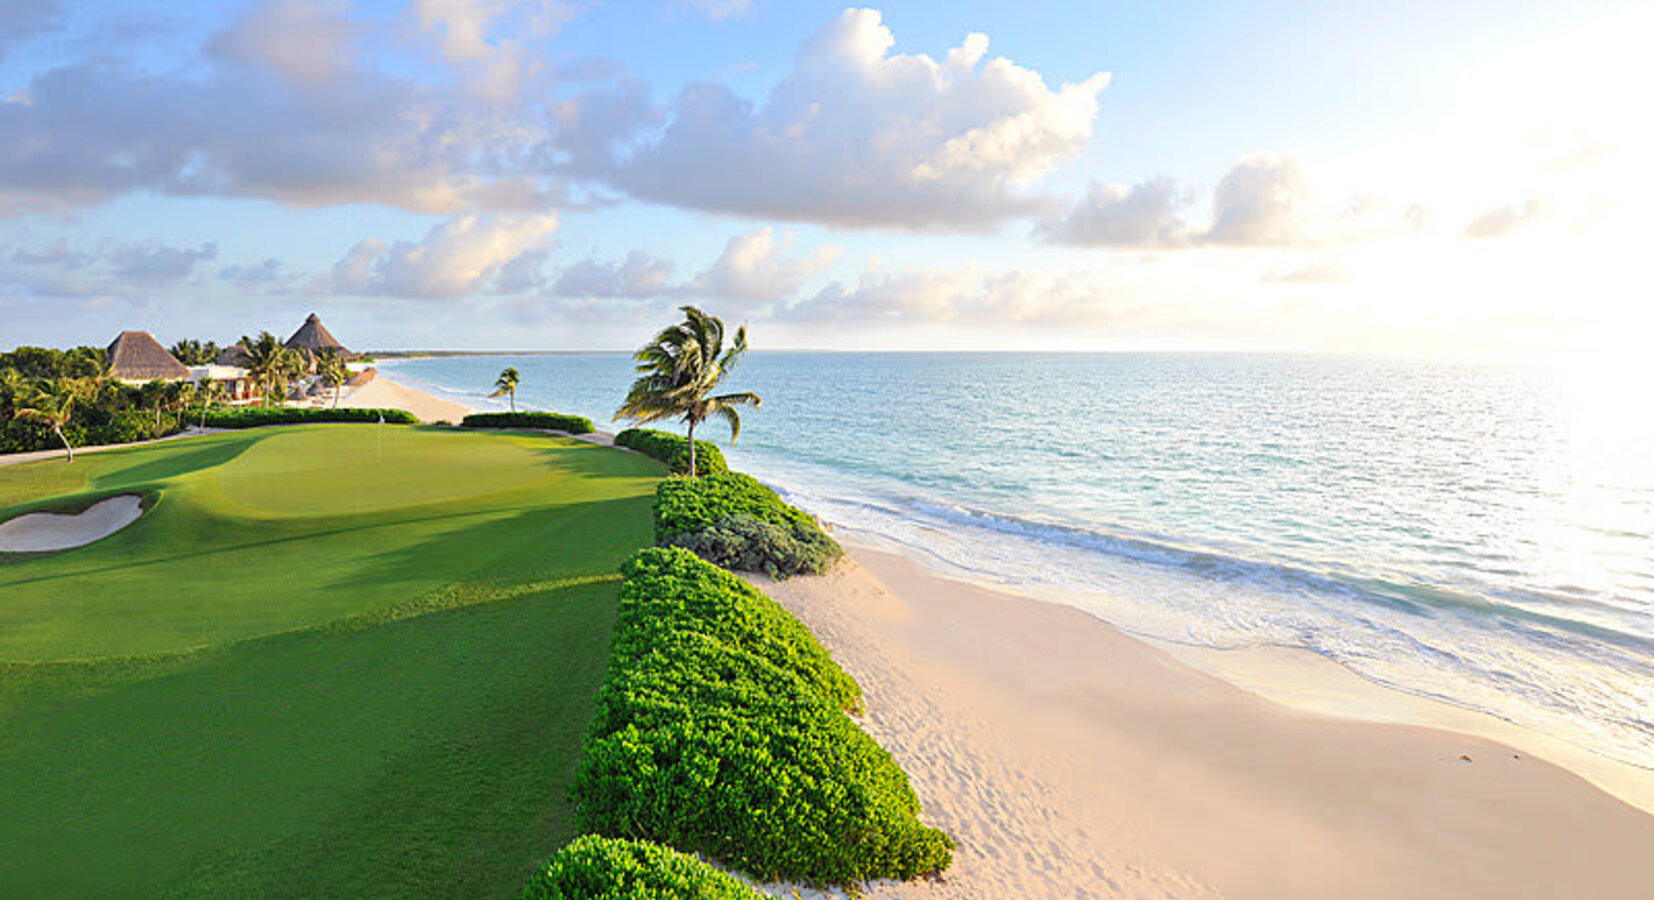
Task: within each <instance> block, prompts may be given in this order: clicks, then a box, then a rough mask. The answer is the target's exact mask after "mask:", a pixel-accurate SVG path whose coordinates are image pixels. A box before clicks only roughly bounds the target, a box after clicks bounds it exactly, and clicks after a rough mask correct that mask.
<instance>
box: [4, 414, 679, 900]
mask: <svg viewBox="0 0 1654 900" xmlns="http://www.w3.org/2000/svg"><path fill="white" fill-rule="evenodd" d="M661 474H663V469H662V467H661V466H659V465H658V464H656V463H654V462H652V461H650V460H647V459H644V458H642V457H639V456H635V455H632V454H624V453H616V452H613V451H610V450H607V449H605V448H601V447H596V446H593V445H590V444H583V443H580V442H577V441H573V440H566V439H560V438H553V437H547V436H543V435H516V434H488V433H483V434H479V433H474V432H461V431H457V430H451V429H425V428H411V427H390V426H387V427H385V428H384V429H383V431H382V433H381V432H380V431H379V429H378V427H377V426H371V425H362V426H357V425H325V426H303V427H296V428H283V429H265V430H259V431H253V432H240V433H235V434H224V435H215V436H211V437H203V438H197V439H191V440H188V441H180V442H174V443H170V444H161V445H155V446H150V447H144V448H134V449H131V450H119V451H111V452H107V453H103V454H96V455H89V456H87V457H84V458H83V459H80V460H77V461H76V462H75V463H74V464H73V465H65V464H64V463H62V462H60V461H58V462H44V463H33V464H27V465H21V466H13V467H6V468H0V518H8V517H10V516H11V515H13V514H15V513H16V512H18V511H20V510H22V509H25V508H30V507H34V506H39V505H56V504H62V503H63V502H65V498H73V497H77V496H79V497H90V496H96V495H102V494H106V493H119V492H134V491H138V492H143V493H145V494H146V495H149V494H151V493H153V494H154V495H155V496H156V497H157V502H155V503H154V505H153V506H152V508H151V509H150V510H149V511H148V512H147V513H146V514H145V516H144V517H143V518H141V519H140V520H139V521H138V522H137V523H135V524H134V525H132V526H131V527H129V528H127V529H126V530H124V531H122V532H120V533H117V534H116V535H114V536H111V537H109V538H106V539H105V540H103V541H100V542H98V543H95V544H92V545H90V546H87V547H84V548H80V549H77V550H72V551H66V552H63V553H60V554H54V555H46V556H36V557H12V558H10V559H7V560H5V561H4V562H0V667H3V668H0V798H5V801H4V805H5V807H6V810H5V815H0V884H6V885H8V886H10V887H11V888H13V889H15V890H17V891H19V892H20V893H19V896H75V897H134V898H148V897H154V898H162V897H165V898H184V897H277V896H293V897H319V896H340V897H342V896H350V897H410V896H433V897H438V896H440V897H446V896H512V895H515V894H516V893H517V892H518V891H520V890H521V886H522V884H523V879H524V878H525V877H526V876H527V875H528V874H529V873H530V872H531V871H533V870H534V867H535V865H536V864H537V863H538V862H540V861H541V860H543V859H544V858H545V857H546V856H547V855H549V854H550V853H551V852H553V851H554V850H555V849H556V848H557V847H559V846H561V845H562V844H563V843H564V842H566V841H567V840H568V839H569V838H570V837H572V836H573V834H574V829H573V823H572V810H571V809H570V807H569V803H568V785H569V782H570V781H571V779H572V777H573V774H574V770H575V766H576V763H577V760H578V757H579V753H580V737H581V735H582V734H583V733H584V730H585V728H586V725H587V723H588V722H589V720H590V718H591V715H592V702H593V697H594V696H595V693H596V690H597V687H598V685H599V683H600V682H601V681H602V678H603V675H604V671H605V668H606V665H607V661H608V651H609V639H610V633H611V630H612V627H613V621H614V616H615V608H616V593H617V590H618V576H617V575H616V574H615V573H616V568H617V566H618V565H619V563H620V562H621V561H622V560H623V559H624V558H626V557H627V556H629V555H630V554H631V553H632V552H633V551H634V550H636V549H637V548H639V547H643V546H646V545H648V544H649V543H651V537H652V533H651V523H650V512H649V504H650V499H651V497H652V495H653V490H654V486H655V483H656V481H657V480H658V478H659V476H660V475H661Z"/></svg>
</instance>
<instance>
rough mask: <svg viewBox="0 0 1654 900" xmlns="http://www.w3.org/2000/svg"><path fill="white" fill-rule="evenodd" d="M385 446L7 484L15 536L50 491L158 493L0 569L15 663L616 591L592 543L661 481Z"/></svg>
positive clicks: (271, 450)
mask: <svg viewBox="0 0 1654 900" xmlns="http://www.w3.org/2000/svg"><path fill="white" fill-rule="evenodd" d="M378 431H379V427H378V426H374V425H322V426H309V427H304V428H291V429H263V430H260V431H256V432H244V433H240V434H230V435H215V436H213V437H209V438H200V439H195V440H190V441H179V442H175V443H173V444H165V445H158V446H153V447H146V448H142V449H136V450H131V451H122V452H116V453H101V454H88V455H86V456H83V457H82V458H81V459H80V460H77V461H76V462H75V463H74V464H73V465H66V464H64V463H62V462H56V461H52V462H43V463H33V464H29V465H24V466H15V467H7V468H0V504H7V503H8V501H9V502H10V504H11V506H12V508H11V509H6V508H4V507H3V506H0V517H10V516H11V515H13V514H15V513H17V512H20V511H21V509H22V507H20V506H18V505H17V504H18V503H19V502H20V501H27V500H31V499H34V500H39V499H45V498H47V497H50V496H51V492H52V491H53V490H64V489H66V490H65V492H66V493H68V492H75V493H80V494H83V495H91V494H94V493H96V494H102V493H115V492H118V491H132V490H143V491H152V492H156V493H158V501H157V502H156V503H155V504H154V507H153V508H152V509H151V510H150V511H149V512H148V513H146V514H145V515H144V517H143V518H141V519H139V520H138V521H137V522H136V523H134V524H133V525H131V526H129V527H128V528H126V529H124V530H122V531H121V532H119V533H117V534H115V535H112V536H111V537H109V538H106V539H104V540H102V541H99V542H98V543H96V544H92V545H90V546H87V547H83V548H80V549H77V550H71V551H64V552H61V553H57V554H51V555H46V556H40V557H33V558H22V559H15V560H13V561H11V562H9V563H6V564H3V565H0V661H13V662H44V661H53V660H75V659H81V660H84V659H95V658H100V657H107V656H143V655H152V654H156V653H166V652H175V651H184V650H193V649H200V648H202V647H207V646H212V645H215V644H219V643H223V642H226V641H232V640H241V639H246V638H250V637H257V636H259V635H263V634H270V633H273V632H279V631H288V630H292V629H295V628H302V627H305V626H309V625H316V624H320V623H324V622H329V621H333V620H336V619H339V618H342V617H346V616H352V615H361V614H366V613H371V612H373V611H375V610H383V609H385V608H388V607H392V606H397V605H402V604H407V603H410V602H419V601H420V600H421V599H422V598H425V599H428V598H430V597H431V596H433V595H435V594H438V593H440V592H442V591H444V590H446V589H448V588H449V587H450V586H451V585H453V584H454V583H455V582H458V581H464V580H482V581H494V580H495V579H502V578H503V579H505V580H506V581H510V582H513V583H515V584H516V585H517V587H518V588H519V589H521V588H522V587H523V586H525V585H541V586H544V585H545V584H549V583H552V582H555V581H557V580H559V579H568V578H571V577H579V576H592V575H612V573H613V571H614V562H615V559H613V558H612V557H613V554H612V553H596V554H593V553H591V552H589V548H590V547H591V544H592V541H591V540H590V539H589V538H588V537H587V536H586V534H585V532H588V531H590V532H592V533H594V534H607V533H609V532H610V531H612V529H607V528H605V527H604V526H603V524H602V523H603V521H604V520H605V519H607V518H609V517H611V516H612V515H613V514H614V512H613V510H612V509H611V508H610V507H611V506H612V505H614V504H617V503H619V504H625V503H632V504H634V505H635V504H636V503H642V504H643V505H644V506H645V507H646V506H647V502H648V501H647V497H648V496H649V494H650V493H651V492H652V490H653V486H654V483H655V480H656V478H657V477H658V474H659V467H658V466H656V465H654V464H653V463H652V462H650V461H648V460H645V459H642V458H640V457H638V456H636V455H633V454H623V453H616V452H613V451H609V450H606V449H604V448H601V447H595V446H592V445H590V444H585V443H581V442H578V441H573V440H569V439H559V438H548V437H545V436H543V435H516V434H497V433H475V432H465V431H454V430H450V429H416V428H407V427H385V428H384V429H383V434H382V436H381V435H380V434H378ZM43 468H44V469H46V470H47V471H39V470H41V469H43ZM53 469H55V470H59V471H52V470H53ZM68 469H74V470H75V471H74V472H68V471H62V470H68ZM31 495H32V496H31ZM645 537H646V536H645V535H643V534H641V533H639V534H636V535H635V540H636V541H637V542H643V540H644V538H645ZM560 542H561V543H562V544H563V545H564V546H562V547H559V546H558V544H559V543H560ZM580 548H587V551H586V552H581V550H580ZM571 550H572V551H573V552H570V551H571ZM506 560H509V562H506Z"/></svg>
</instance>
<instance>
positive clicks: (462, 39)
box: [406, 0, 574, 102]
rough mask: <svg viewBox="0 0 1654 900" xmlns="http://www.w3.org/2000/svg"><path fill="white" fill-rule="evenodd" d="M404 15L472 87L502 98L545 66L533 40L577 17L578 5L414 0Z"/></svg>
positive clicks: (550, 0)
mask: <svg viewBox="0 0 1654 900" xmlns="http://www.w3.org/2000/svg"><path fill="white" fill-rule="evenodd" d="M406 14H407V16H408V17H409V18H410V20H411V22H412V29H413V30H414V31H415V32H416V33H417V34H419V35H422V36H424V37H426V38H428V39H429V40H430V41H431V42H432V43H433V44H434V46H435V48H436V50H437V53H438V55H439V56H440V58H441V59H443V60H444V61H446V62H449V63H453V64H456V65H458V66H460V67H462V69H463V70H464V71H465V72H466V73H467V75H468V76H469V78H468V83H469V86H470V87H471V88H473V89H474V90H475V91H476V92H477V93H478V94H479V95H480V96H482V97H485V98H487V99H489V100H493V101H496V102H503V101H506V100H510V99H512V98H514V97H515V96H516V95H517V93H518V92H519V91H520V90H522V88H523V87H524V85H525V83H526V82H527V81H528V80H529V79H530V78H531V77H532V76H533V75H534V74H536V73H537V72H538V71H540V70H541V68H542V64H541V63H539V62H537V61H536V60H535V58H534V56H533V55H532V54H530V53H528V52H527V51H528V49H529V48H530V47H531V46H532V44H533V42H534V41H536V40H540V39H543V38H545V37H547V36H549V35H551V34H553V33H555V32H556V31H557V30H558V29H559V28H561V27H562V26H563V24H564V23H565V22H567V21H568V20H569V19H571V18H573V17H574V7H573V5H572V4H569V3H565V2H562V0H413V2H412V3H411V4H409V5H408V8H407V13H406Z"/></svg>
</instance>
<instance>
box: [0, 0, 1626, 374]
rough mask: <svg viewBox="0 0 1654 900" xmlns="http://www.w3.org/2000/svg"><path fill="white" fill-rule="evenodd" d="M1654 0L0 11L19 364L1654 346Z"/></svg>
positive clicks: (11, 329)
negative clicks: (53, 349) (291, 340)
mask: <svg viewBox="0 0 1654 900" xmlns="http://www.w3.org/2000/svg"><path fill="white" fill-rule="evenodd" d="M1651 33H1654V12H1651V7H1649V5H1648V4H1641V3H1614V2H1588V0H1587V2H1578V3H1571V4H1558V3H1555V2H1528V0H1489V2H1482V0H1434V2H1414V0H1390V2H1385V3H1368V2H1356V3H1338V4H1329V3H1323V2H1273V0H1264V2H1257V3H1247V4H1235V3H1222V2H1195V3H1164V4H1144V3H1113V2H1083V3H1081V2H1076V3H1038V4H1034V3H1005V2H999V3H988V2H981V0H950V2H888V3H885V4H883V5H881V6H879V7H876V8H855V7H852V8H846V7H843V6H840V5H837V4H823V3H815V2H796V0H795V2H780V0H654V2H624V3H623V2H602V0H406V2H404V0H262V2H208V0H165V2H159V0H157V2H148V0H100V2H98V3H96V4H93V3H86V2H76V0H0V348H10V347H13V346H17V345H24V344H37V345H53V346H70V345H77V344H94V345H102V344H106V343H107V342H108V341H109V340H111V339H112V338H113V337H114V335H115V334H116V333H118V332H119V331H121V330H124V329H142V330H148V331H151V332H153V333H155V335H156V336H157V337H159V338H161V340H162V341H163V342H166V343H171V342H173V341H175V340H179V339H183V338H196V339H211V340H216V341H218V342H219V343H228V342H230V341H233V340H235V339H236V338H237V337H239V336H241V335H243V334H254V333H257V332H258V331H259V330H263V329H268V330H271V331H274V332H277V333H278V334H282V335H285V334H286V333H289V332H291V331H292V330H294V329H296V328H297V327H298V325H299V323H300V322H301V321H302V320H303V318H304V316H305V315H306V314H308V313H309V312H312V311H315V312H317V313H319V314H321V316H322V318H323V320H324V321H325V322H326V323H327V324H328V326H329V328H330V329H331V330H332V331H333V332H334V333H335V334H336V335H337V336H338V337H339V338H340V339H341V340H342V341H344V342H345V343H346V344H347V345H349V346H351V347H352V348H356V349H498V350H539V349H544V350H578V349H627V348H631V347H635V346H637V345H638V344H639V343H641V342H642V341H644V340H646V339H647V338H648V337H649V336H650V335H651V334H652V333H653V332H654V331H656V330H658V328H659V327H660V326H661V325H664V324H666V323H667V322H669V321H671V320H672V319H673V318H674V316H675V315H676V313H675V308H676V307H678V306H681V305H684V304H694V305H696V306H700V307H702V308H703V309H706V310H707V311H709V312H711V313H713V314H715V315H719V316H721V317H723V318H724V319H725V320H726V321H729V322H745V323H747V324H748V325H749V328H750V331H751V335H752V341H753V344H754V346H755V347H758V348H827V349H1007V350H1029V349H1046V350H1079V351H1103V350H1260V351H1265V350H1267V351H1277V350H1286V351H1318V352H1320V351H1324V352H1345V351H1372V352H1408V353H1452V354H1459V353H1493V354H1505V353H1510V354H1527V353H1534V352H1565V353H1586V354H1593V355H1595V354H1620V353H1627V354H1635V353H1640V352H1641V351H1642V349H1643V345H1644V344H1645V343H1646V336H1647V335H1648V334H1649V333H1654V331H1651V329H1654V290H1651V289H1650V281H1651V279H1650V278H1649V276H1648V275H1647V274H1646V271H1647V266H1646V265H1645V264H1644V263H1643V262H1642V257H1643V255H1644V254H1645V253H1646V250H1645V248H1644V245H1645V244H1646V237H1647V236H1648V234H1649V231H1650V229H1649V228H1648V226H1647V225H1646V224H1645V222H1646V220H1647V216H1648V211H1649V210H1650V209H1651V208H1654V176H1651V175H1650V172H1649V167H1648V163H1647V161H1648V160H1649V159H1651V158H1654V153H1651V152H1650V151H1651V150H1654V124H1651V123H1654V117H1651V116H1649V115H1648V113H1647V110H1646V107H1647V97H1646V93H1647V86H1648V85H1649V84H1654V62H1651V60H1650V57H1651V55H1650V54H1649V53H1647V51H1646V49H1645V48H1644V47H1643V46H1642V44H1643V42H1644V41H1645V39H1646V36H1647V35H1648V34H1651Z"/></svg>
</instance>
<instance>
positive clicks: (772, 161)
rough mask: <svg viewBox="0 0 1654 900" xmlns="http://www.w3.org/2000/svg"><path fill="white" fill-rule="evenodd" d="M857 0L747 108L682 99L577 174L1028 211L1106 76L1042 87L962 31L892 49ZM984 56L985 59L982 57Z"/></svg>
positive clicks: (875, 204) (717, 88)
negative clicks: (649, 130)
mask: <svg viewBox="0 0 1654 900" xmlns="http://www.w3.org/2000/svg"><path fill="white" fill-rule="evenodd" d="M894 45H895V37H894V36H893V35H892V34H891V32H890V30H889V29H888V28H886V27H885V26H884V24H883V22H882V20H881V18H880V15H879V13H878V12H877V11H875V10H867V9H852V10H847V11H845V12H844V14H843V15H841V16H839V17H838V18H837V19H835V20H833V21H832V22H830V23H828V24H827V25H826V26H825V27H823V28H822V29H821V30H819V31H818V32H816V33H815V35H814V36H812V37H811V38H810V39H809V40H807V41H806V42H805V43H804V45H803V47H802V48H801V49H800V50H799V51H798V53H797V55H796V57H795V59H794V62H793V70H792V72H791V73H790V74H789V75H788V76H787V77H786V78H785V79H784V80H783V81H781V82H780V83H779V84H778V85H777V86H776V87H775V88H774V90H772V91H771V92H770V94H769V95H768V97H767V98H765V100H764V102H763V103H762V104H760V105H757V106H755V105H754V104H752V103H750V102H748V101H746V100H743V99H741V98H740V97H737V96H736V95H735V94H734V93H732V92H731V91H730V90H729V89H728V88H725V87H723V86H721V85H717V84H710V83H701V84H695V85H692V86H690V87H689V88H687V89H685V90H684V91H683V93H682V94H680V95H679V96H678V98H677V99H676V101H675V102H674V103H673V104H672V106H671V109H670V116H669V123H668V124H667V126H666V128H665V130H664V132H663V133H661V134H660V136H659V137H658V139H654V140H650V141H644V142H642V143H640V144H636V145H634V146H631V147H628V148H625V152H622V153H616V154H613V155H610V156H607V157H604V158H597V157H591V158H588V159H587V160H586V161H585V167H586V171H585V173H584V174H587V175H589V176H594V177H600V178H603V179H605V180H607V181H608V182H609V183H612V184H614V185H616V186H618V187H620V188H622V189H624V190H626V191H628V192H630V193H631V194H633V195H635V196H637V197H640V198H643V199H647V200H653V201H657V202H661V203H668V204H673V205H677V206H684V207H690V208H695V209H706V210H717V211H723V212H734V213H741V214H746V215H753V216H766V217H771V218H778V219H787V220H796V221H812V222H824V223H833V224H839V225H850V226H877V225H895V226H904V227H914V228H921V227H936V226H940V227H980V226H985V225H988V224H992V223H997V222H1000V221H1003V220H1004V219H1006V218H1009V217H1012V216H1016V215H1019V214H1023V213H1026V212H1028V211H1030V210H1033V209H1034V208H1035V207H1036V205H1037V201H1036V200H1035V198H1033V197H1031V196H1030V195H1029V194H1028V189H1029V188H1030V187H1031V186H1032V185H1034V184H1035V183H1036V182H1038V181H1039V180H1040V178H1041V177H1042V176H1044V175H1045V174H1046V173H1047V172H1048V171H1050V169H1051V168H1052V167H1054V166H1056V165H1057V164H1059V163H1061V162H1063V161H1065V160H1067V159H1069V158H1071V157H1072V156H1074V155H1075V154H1076V153H1078V152H1079V150H1080V149H1081V148H1082V147H1084V146H1085V144H1086V143H1087V142H1088V141H1089V140H1090V138H1091V133H1092V126H1093V121H1094V119H1095V117H1096V114H1097V96H1098V94H1099V93H1100V92H1101V91H1102V90H1103V88H1104V87H1105V86H1106V85H1107V84H1108V75H1107V74H1098V75H1094V76H1092V77H1090V78H1088V79H1086V80H1084V81H1082V82H1079V83H1077V84H1068V85H1063V86H1061V87H1059V88H1054V89H1053V88H1050V87H1047V85H1046V84H1045V81H1044V79H1043V78H1041V77H1040V75H1039V73H1037V72H1035V71H1033V70H1030V69H1025V68H1022V67H1020V66H1018V65H1016V64H1014V63H1012V62H1010V61H1009V60H1006V59H999V58H996V59H986V57H987V51H988V39H987V37H986V36H984V35H980V34H973V35H970V36H968V37H967V38H966V39H965V41H964V43H963V44H961V45H960V46H959V47H957V48H955V49H953V50H951V51H949V52H948V54H947V56H946V57H945V58H944V59H943V60H941V61H937V60H934V59H932V58H930V57H929V56H924V55H915V56H908V55H901V54H897V55H892V54H891V52H890V51H891V48H892V47H893V46H894ZM985 59H986V61H984V60H985Z"/></svg>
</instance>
